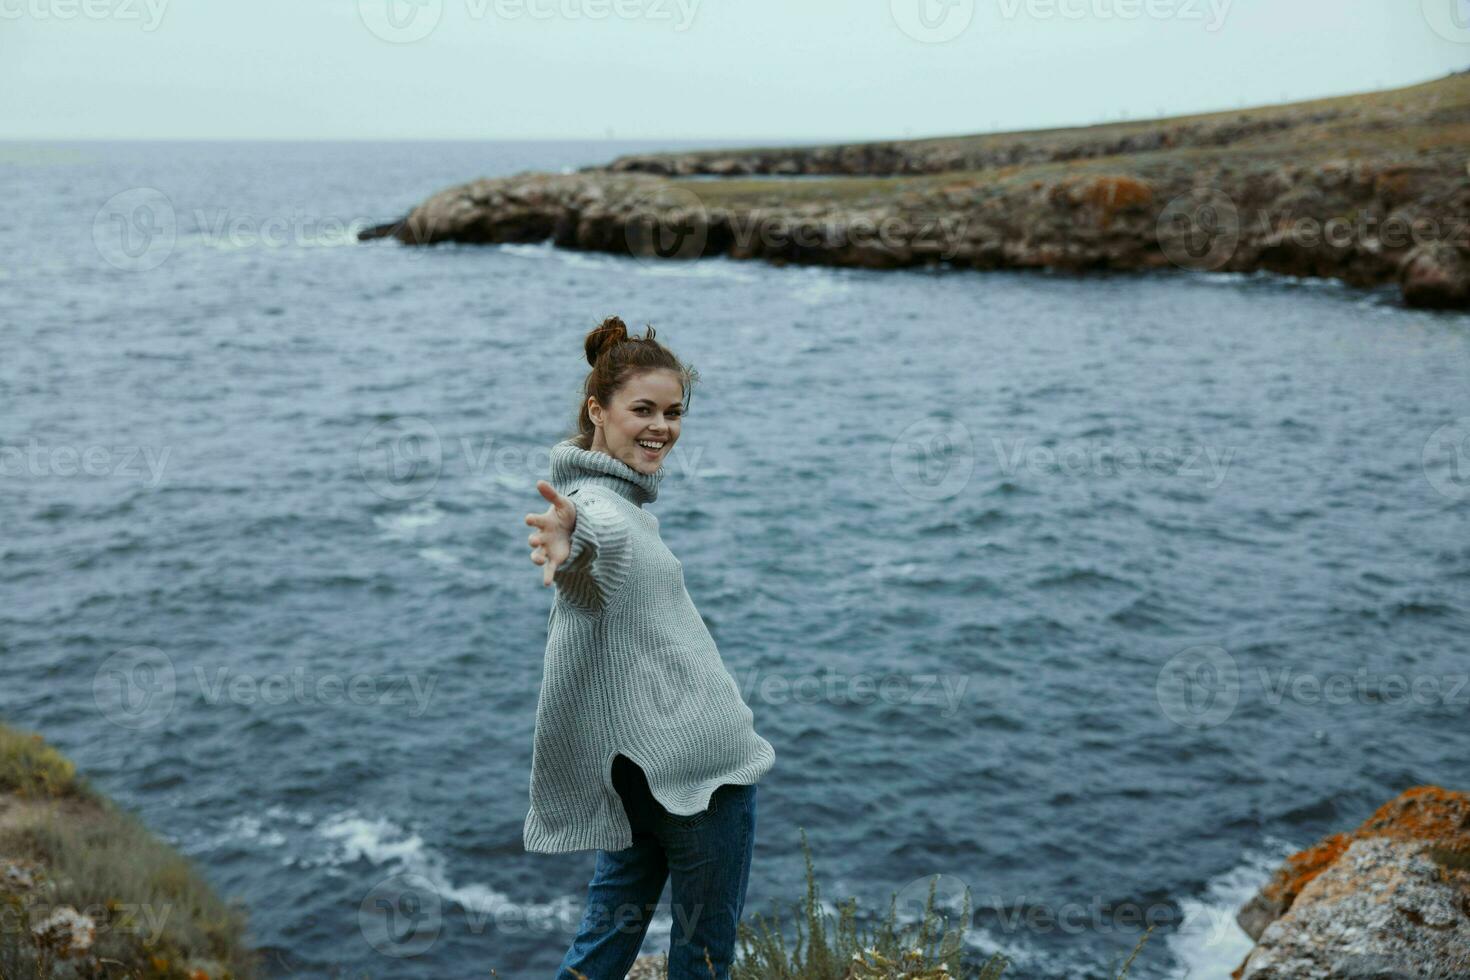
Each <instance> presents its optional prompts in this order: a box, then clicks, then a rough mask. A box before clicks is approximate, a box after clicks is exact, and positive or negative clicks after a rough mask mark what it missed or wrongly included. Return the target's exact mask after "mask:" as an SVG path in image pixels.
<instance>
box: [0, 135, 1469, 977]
mask: <svg viewBox="0 0 1470 980" xmlns="http://www.w3.org/2000/svg"><path fill="white" fill-rule="evenodd" d="M636 148H637V147H633V146H631V145H625V144H618V145H611V144H606V145H594V144H486V145H472V144H452V145H438V146H435V145H424V144H383V145H376V144H322V145H300V144H240V145H192V144H156V145H108V144H75V145H70V146H63V145H51V146H22V145H16V144H10V145H5V146H0V172H3V173H4V175H5V177H6V179H7V186H8V187H9V188H10V190H11V194H10V195H9V198H10V204H9V205H8V206H7V207H6V208H5V209H4V210H3V211H0V243H3V244H4V246H5V247H4V249H3V251H0V290H3V294H4V296H5V299H6V302H5V304H4V306H3V308H0V322H3V325H4V349H3V357H0V445H3V446H5V447H6V455H5V457H4V461H3V462H4V466H5V470H4V490H5V492H4V493H3V495H0V527H3V531H4V533H3V535H0V557H3V561H0V656H3V658H4V660H3V662H4V665H5V673H4V677H5V683H4V684H3V686H0V717H3V718H4V719H5V720H6V721H8V722H10V723H11V724H15V725H19V726H23V727H27V728H33V729H36V730H39V731H41V732H43V733H45V734H46V736H47V737H48V738H50V739H51V740H53V741H54V742H55V743H56V744H58V745H59V746H61V747H62V748H63V749H64V750H65V751H66V752H67V753H68V754H69V755H71V756H72V757H73V758H74V759H75V760H76V761H77V763H78V764H79V766H80V767H81V768H82V769H84V770H85V771H86V772H88V773H90V774H91V775H92V777H93V778H94V780H95V781H96V783H97V784H99V786H100V787H101V788H102V789H104V790H105V791H106V792H108V793H110V794H111V795H112V796H114V797H115V798H117V799H118V800H119V801H121V802H123V803H124V804H126V805H127V806H129V807H132V808H134V809H136V810H137V811H139V812H140V813H141V814H142V815H143V816H144V818H145V819H146V820H147V822H148V823H149V824H150V826H152V827H153V828H155V829H156V830H157V831H158V832H159V833H160V834H162V835H163V836H165V837H167V838H168V839H170V840H172V841H174V842H175V843H177V844H178V845H179V846H180V847H181V848H182V849H183V850H184V851H185V852H186V853H188V854H190V855H191V856H193V857H194V858H195V859H196V860H197V861H198V863H199V865H200V867H201V869H202V870H203V872H204V873H205V874H206V875H207V876H208V878H209V879H210V880H211V881H212V882H213V883H214V884H215V885H216V886H217V887H218V888H219V889H220V890H221V891H222V892H223V893H225V894H228V895H235V896H239V897H240V898H242V899H243V900H244V901H245V902H246V903H247V904H248V905H249V906H250V907H251V909H252V923H253V929H254V938H255V940H256V941H258V942H259V943H260V944H261V945H264V946H267V947H269V948H271V949H272V950H275V951H277V955H276V959H277V960H278V961H279V962H280V963H281V964H282V965H280V966H278V967H277V968H276V970H275V972H276V974H277V975H281V976H287V975H297V976H325V975H328V974H330V973H331V972H332V971H333V970H338V971H340V972H341V975H343V976H363V975H371V976H373V977H471V976H481V977H482V976H487V975H488V974H489V970H490V968H492V967H493V968H494V969H496V970H497V971H498V974H499V975H500V976H502V977H545V976H549V975H551V972H552V968H553V967H554V965H555V964H556V962H557V961H558V959H559V958H560V955H561V953H562V951H563V949H564V947H565V945H566V943H567V941H568V940H569V934H568V932H567V927H568V920H569V918H570V917H571V916H573V915H574V914H575V911H576V902H577V901H578V899H579V896H580V892H581V889H582V888H583V886H584V884H585V882H586V878H587V875H588V873H589V870H590V865H591V855H590V854H586V853H583V854H571V855H559V856H545V855H528V854H526V853H525V852H524V851H523V850H522V847H521V836H520V835H521V823H522V820H523V818H524V815H525V810H526V802H527V801H526V786H527V779H528V776H529V769H530V755H531V733H532V724H533V719H534V706H535V700H536V694H537V687H538V684H539V682H540V671H541V654H542V649H543V644H544V641H545V621H546V614H547V611H548V609H549V604H550V602H551V593H550V591H549V590H546V589H543V588H542V587H541V585H540V571H539V569H535V568H534V567H533V566H532V565H531V564H530V563H529V562H528V561H527V558H526V554H527V552H526V543H525V537H526V533H527V528H526V526H525V525H524V523H523V522H522V518H523V516H524V515H525V513H526V512H527V511H529V510H533V509H537V510H539V509H540V507H539V506H538V501H539V497H538V496H537V495H536V493H535V489H534V483H535V480H536V479H537V478H539V477H542V476H544V475H545V459H546V456H545V453H546V449H547V448H548V447H549V446H550V445H551V444H552V443H553V442H554V441H555V440H556V439H557V438H559V437H560V436H561V435H562V434H563V432H564V430H565V427H566V426H567V425H568V424H569V422H570V420H571V418H572V413H573V411H574V409H575V405H576V389H577V386H578V384H579V382H580V380H581V377H582V373H583V368H584V367H585V364H584V363H583V362H582V361H581V357H580V353H579V352H580V342H581V338H582V336H583V334H584V332H585V331H586V330H587V329H588V328H589V327H590V326H591V325H592V324H593V323H595V322H596V320H597V319H599V318H600V317H601V316H603V315H605V314H608V313H613V312H616V313H620V314H621V315H623V316H624V317H625V318H626V319H627V320H628V321H629V323H630V324H632V325H636V326H641V325H642V324H644V323H652V324H654V326H655V327H656V328H657V329H658V331H659V336H660V338H661V339H664V340H666V341H667V342H669V343H670V344H671V345H672V346H673V347H674V349H675V350H676V351H677V352H679V353H680V354H681V355H683V356H684V357H685V358H686V359H687V360H688V361H689V362H691V363H692V364H693V365H694V366H695V367H696V368H697V369H698V370H699V371H700V374H701V382H700V384H699V386H698V387H697V388H696V390H695V394H694V397H693V404H692V411H691V413H690V415H689V417H688V419H687V421H686V422H685V426H684V432H683V437H682V438H681V440H680V442H679V445H678V446H677V447H676V450H675V452H674V454H673V458H672V459H671V460H670V461H669V463H668V464H667V465H668V466H670V467H671V473H670V478H669V479H666V480H665V481H664V483H663V487H662V490H661V494H660V499H659V500H658V501H657V502H656V503H655V504H653V505H651V509H652V510H653V511H654V513H656V514H657V515H658V516H659V517H660V520H661V528H662V533H663V535H664V538H665V540H666V541H667V542H668V543H669V545H670V547H671V548H672V549H673V550H674V552H675V553H676V554H677V555H679V557H680V559H681V560H682V562H683V565H684V568H685V573H686V580H687V584H688V587H689V590H690V593H691V595H692V596H693V597H694V600H695V602H696V603H697V605H698V606H699V608H700V611H701V612H702V613H703V614H704V616H705V617H706V619H707V621H708V623H709V626H710V629H711V632H712V633H713V635H714V636H715V638H716V640H717V641H718V643H719V645H720V648H721V651H722V653H723V655H724V657H725V659H726V662H727V664H728V665H729V667H730V669H731V671H732V672H733V673H734V674H735V676H736V679H737V681H738V682H739V683H740V684H741V685H742V688H743V689H744V691H745V696H746V699H747V701H749V703H750V704H751V706H752V709H753V710H754V712H755V716H756V723H757V726H758V728H759V730H760V731H761V732H762V734H764V735H765V736H766V738H768V739H769V740H770V741H771V742H772V744H773V745H774V746H775V748H776V752H777V762H776V767H775V769H774V770H772V772H771V773H770V775H769V776H768V777H767V778H766V779H765V780H764V781H763V783H762V784H761V789H760V797H759V799H760V827H759V836H758V845H757V851H756V857H755V865H754V871H753V877H752V883H751V889H750V899H749V905H748V910H757V911H758V910H763V909H767V908H769V905H770V902H771V901H772V900H781V901H786V900H789V899H793V898H796V897H797V896H798V895H799V893H800V888H801V880H802V865H801V860H800V836H799V834H800V830H801V829H802V828H804V829H805V830H806V832H807V834H808V836H809V839H810V842H811V846H812V851H813V854H814V857H815V860H816V865H817V869H818V874H819V877H820V879H821V881H822V883H823V885H824V889H825V891H824V894H825V896H826V897H829V898H840V897H844V896H847V895H855V896H857V897H859V898H860V899H861V900H862V901H863V902H864V903H865V904H868V905H872V906H876V905H878V904H883V905H884V906H885V907H886V903H887V900H888V897H889V896H890V895H891V894H892V893H893V892H895V891H901V890H902V891H904V894H905V896H908V895H912V894H913V893H914V891H915V886H910V883H911V882H913V881H914V880H915V879H916V878H919V877H921V876H924V875H932V874H935V873H940V874H943V875H945V876H948V878H947V879H946V881H948V880H949V879H953V881H954V882H959V883H963V884H966V885H968V886H969V888H970V889H971V892H972V894H973V897H974V904H975V906H976V912H975V915H974V917H973V927H972V928H971V929H970V932H969V935H970V939H971V941H972V944H973V946H974V948H975V950H976V951H977V952H985V951H989V950H992V949H997V948H998V949H1002V950H1004V951H1006V952H1008V953H1010V954H1011V955H1012V956H1013V957H1014V966H1013V967H1012V970H1011V971H1010V973H1009V974H1008V975H1011V976H1017V977H1039V978H1093V977H1103V976H1108V975H1110V974H1109V972H1108V971H1107V967H1108V964H1109V963H1110V962H1113V963H1116V962H1117V961H1119V960H1121V958H1122V957H1123V956H1125V955H1126V954H1127V952H1128V951H1129V950H1130V949H1131V948H1132V946H1133V943H1134V941H1135V939H1136V937H1137V934H1138V927H1137V922H1136V920H1137V918H1138V916H1137V915H1134V916H1133V918H1132V919H1129V918H1127V917H1126V916H1124V915H1121V914H1119V910H1125V911H1126V910H1127V909H1129V908H1131V909H1133V910H1135V912H1138V911H1140V910H1141V911H1142V912H1144V913H1147V914H1149V915H1151V916H1152V917H1153V918H1154V919H1155V920H1164V925H1163V926H1162V927H1161V928H1160V930H1159V931H1157V932H1156V933H1155V936H1154V939H1153V940H1151V941H1150V943H1149V945H1148V946H1147V947H1146V948H1145V951H1144V952H1143V953H1142V954H1141V955H1140V957H1139V959H1138V960H1137V961H1136V962H1135V963H1134V966H1133V968H1132V970H1131V973H1130V976H1134V977H1143V978H1162V977H1181V976H1184V975H1185V974H1186V971H1189V974H1188V975H1189V976H1191V977H1194V978H1201V977H1220V976H1224V975H1226V973H1228V971H1229V969H1230V968H1231V967H1233V966H1234V965H1235V964H1236V963H1237V962H1238V961H1239V958H1240V957H1241V956H1242V955H1243V953H1244V952H1245V950H1246V949H1247V948H1248V942H1247V941H1246V940H1245V938H1244V937H1243V935H1241V934H1240V933H1239V932H1238V930H1236V929H1235V927H1234V925H1233V923H1232V922H1231V915H1232V914H1233V911H1234V908H1235V907H1236V906H1237V905H1238V904H1239V902H1240V901H1242V900H1243V899H1244V898H1245V897H1246V896H1247V895H1248V894H1249V893H1250V891H1251V889H1252V888H1253V887H1254V886H1255V885H1257V884H1258V883H1259V882H1260V881H1261V880H1262V879H1263V878H1264V876H1265V874H1266V873H1267V871H1268V870H1269V868H1270V867H1272V866H1273V865H1274V862H1275V861H1276V860H1278V859H1279V858H1280V857H1281V856H1282V855H1283V854H1285V853H1287V852H1288V851H1289V850H1292V849H1295V848H1297V847H1301V846H1303V845H1306V844H1308V843H1310V842H1313V841H1315V840H1316V839H1317V838H1319V837H1320V836H1322V835H1324V834H1326V833H1328V832H1331V831H1334V830H1341V829H1346V828H1348V827H1351V826H1355V825H1356V824H1357V823H1358V822H1360V821H1361V820H1362V819H1363V818H1364V817H1365V816H1366V815H1367V814H1368V813H1370V812H1371V811H1372V810H1373V809H1374V808H1375V807H1376V806H1378V805H1379V804H1380V803H1382V802H1383V801H1385V800H1386V799H1388V798H1389V797H1391V796H1393V795H1394V794H1396V793H1398V792H1399V791H1401V790H1403V789H1404V788H1406V787H1408V786H1412V785H1416V784H1420V783H1442V784H1447V785H1451V786H1455V787H1459V788H1464V786H1465V783H1466V776H1467V769H1466V762H1465V760H1466V757H1467V753H1466V739H1465V737H1466V718H1467V716H1470V689H1467V688H1466V687H1465V686H1463V684H1462V685H1461V686H1458V687H1457V686H1456V680H1457V679H1460V680H1462V679H1463V677H1464V674H1465V672H1466V671H1467V669H1470V668H1467V657H1466V654H1467V642H1466V639H1465V638H1466V635H1467V633H1466V628H1467V626H1470V503H1467V499H1470V460H1465V459H1459V460H1457V459H1456V458H1455V453H1456V452H1459V453H1461V454H1462V455H1463V454H1470V443H1466V442H1464V441H1463V440H1464V439H1465V438H1466V436H1467V435H1470V418H1467V417H1470V385H1467V378H1470V317H1464V316H1456V315H1445V314H1429V313H1421V312H1413V311H1408V310H1405V309H1402V308H1401V307H1399V306H1398V305H1397V299H1396V297H1395V296H1394V295H1393V293H1392V291H1387V292H1370V293H1359V292H1353V291H1349V290H1346V289H1343V288H1340V287H1338V286H1335V285H1331V284H1320V283H1309V282H1300V283H1299V282H1293V281H1289V280H1285V281H1284V280H1277V279H1271V278H1265V277H1239V276H1235V277H1232V276H1185V275H1158V276H1145V277H1102V276H1088V277H1081V278H1068V277H1060V276H1051V275H1046V274H1010V273H1000V274H986V275H981V274H975V273H964V272H938V273H926V272H903V273H887V274H885V273H871V272H861V271H834V270H826V269H812V268H775V267H771V266H764V265H756V264H741V263H735V262H729V261H725V260H718V261H710V262H706V263H701V264H693V265H691V264H645V263H640V262H637V261H634V260H631V259H619V258H615V257H611V256H603V255H583V254H572V253H566V252H558V251H553V250H551V249H548V248H546V247H542V246H511V247H503V248H475V247H436V248H433V249H428V250H411V249H406V248H402V247H400V246H397V245H394V244H391V243H383V242H377V243H371V244H362V245H358V244H355V243H353V242H352V235H351V230H352V228H353V227H355V226H358V225H361V224H365V223H369V222H373V221H380V220H387V219H389V218H391V217H394V216H396V215H398V214H399V213H401V212H402V211H404V210H405V209H406V208H407V207H408V206H410V205H411V204H413V203H414V202H415V201H417V200H419V199H421V198H422V197H424V196H425V195H427V194H429V193H431V192H433V191H435V190H438V189H440V188H441V187H444V186H447V185H449V184H452V183H455V182H457V181H460V180H463V179H467V178H470V177H473V176H477V175H482V174H497V173H512V172H515V171H517V170H522V169H531V168H538V169H540V168H545V169H560V168H562V167H566V166H577V165H582V164H585V163H592V162H597V161H600V160H604V159H608V158H610V157H612V156H613V155H614V154H616V153H618V152H623V151H627V150H631V149H636ZM145 188H146V189H147V190H145ZM118 194H126V195H128V196H125V197H124V198H122V199H120V200H121V204H118V203H114V204H112V205H108V204H107V202H108V201H109V199H111V198H113V197H114V195H118ZM114 215H121V216H122V218H123V223H122V224H119V223H118V222H117V220H116V219H115V218H114ZM1457 419H1460V420H1464V421H1461V422H1459V423H1456V420H1457ZM1446 427H1448V428H1446ZM415 464H417V469H415V468H414V466H415ZM1457 465H1458V466H1459V468H1458V469H1456V468H1455V467H1456V466H1457ZM149 669H151V670H152V671H153V673H151V674H149V673H147V670H149ZM139 671H143V672H142V673H140V672H139ZM1181 678H1182V679H1183V680H1184V681H1188V682H1189V683H1188V684H1187V685H1186V687H1187V689H1185V688H1181V687H1180V685H1179V683H1176V682H1180V681H1181ZM1393 678H1399V679H1400V680H1403V681H1407V682H1414V683H1417V684H1418V687H1417V688H1415V693H1412V694H1410V695H1407V696H1406V695H1404V694H1403V692H1402V689H1401V688H1396V687H1394V686H1393V685H1394V680H1393ZM121 682H126V683H128V684H133V685H135V686H134V687H131V688H130V687H127V686H125V684H124V685H123V686H120V683H121ZM150 691H151V692H153V695H154V697H153V698H152V700H147V699H143V698H142V696H141V694H138V692H150ZM129 692H133V693H135V694H138V697H137V698H134V699H133V700H129V699H128V697H127V696H126V695H128V694H129ZM405 874H408V875H417V876H421V877H418V878H413V879H411V880H412V881H415V882H418V883H419V884H420V886H421V888H422V891H423V896H424V897H425V898H426V900H427V901H429V902H430V903H431V904H432V903H437V906H438V909H439V919H438V920H437V922H438V928H437V930H436V931H435V932H434V934H433V935H432V936H431V937H428V938H431V939H432V942H427V943H425V944H424V945H425V946H426V948H424V949H422V950H419V949H404V948H401V947H394V946H393V945H392V944H391V942H385V941H383V936H382V934H381V933H374V932H373V926H372V921H371V915H370V914H367V913H364V915H366V918H365V919H360V910H361V909H362V908H363V907H364V906H366V907H367V908H368V909H369V911H371V909H372V907H373V903H374V899H375V898H376V897H381V895H382V894H384V893H383V892H381V891H375V889H383V888H387V889H389V893H391V889H392V888H393V887H394V883H395V882H398V883H401V882H402V881H404V880H405V879H404V878H402V877H401V876H402V875H405ZM395 876H398V877H395ZM385 882H386V883H387V884H386V885H385ZM906 886H910V887H908V888H907V889H906V890H905V887H906ZM392 894H396V893H392ZM1056 916H1060V917H1061V921H1059V922H1054V921H1052V918H1054V917H1056ZM361 921H367V922H368V926H369V928H368V929H367V931H366V932H364V930H363V929H362V928H361V927H360V922H361ZM666 930H667V926H666V923H662V924H660V926H658V927H657V929H656V933H655V935H656V936H657V935H658V933H659V932H660V931H661V932H662V934H663V935H665V936H666V934H667V931H666ZM404 952H415V953H417V955H414V956H403V955H395V954H399V953H404Z"/></svg>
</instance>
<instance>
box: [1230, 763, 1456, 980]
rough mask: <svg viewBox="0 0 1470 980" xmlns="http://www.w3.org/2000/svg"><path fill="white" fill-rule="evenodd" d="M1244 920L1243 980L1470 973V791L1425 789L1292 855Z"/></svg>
mask: <svg viewBox="0 0 1470 980" xmlns="http://www.w3.org/2000/svg"><path fill="white" fill-rule="evenodd" d="M1236 921H1238V922H1239V923H1240V927H1241V928H1242V929H1244V930H1245V932H1246V934H1247V935H1248V936H1250V937H1251V938H1252V939H1253V940H1255V941H1256V946H1255V948H1254V949H1253V950H1251V952H1250V954H1249V955H1247V956H1246V958H1245V960H1244V962H1242V963H1241V964H1240V966H1238V967H1236V969H1235V971H1234V972H1233V973H1232V974H1231V976H1232V977H1233V978H1235V980H1334V978H1338V977H1364V978H1367V977H1375V978H1376V977H1382V978H1399V977H1403V978H1409V977H1413V978H1442V980H1452V978H1464V977H1470V795H1467V794H1465V793H1456V792H1451V791H1449V790H1445V789H1441V788H1439V787H1437V786H1416V787H1414V788H1413V789H1409V790H1405V791H1404V792H1403V793H1401V794H1400V795H1399V796H1397V797H1395V798H1394V799H1392V800H1390V801H1389V802H1387V803H1385V804H1384V805H1383V806H1382V807H1380V808H1379V809H1378V810H1377V812H1375V813H1374V814H1373V815H1372V816H1371V817H1369V818H1368V819H1367V820H1365V821H1363V823H1362V825H1361V826H1359V827H1358V828H1357V829H1356V830H1354V831H1352V832H1350V833H1342V834H1334V835H1332V836H1331V837H1328V838H1327V839H1325V840H1323V841H1322V842H1320V843H1319V844H1317V845H1316V846H1314V847H1311V848H1308V849H1307V850H1304V851H1300V852H1298V853H1297V854H1293V855H1292V856H1291V857H1289V858H1288V859H1287V860H1286V862H1285V863H1283V864H1282V866H1281V867H1280V868H1278V869H1277V871H1276V873H1275V875H1274V876H1273V877H1272V878H1271V880H1270V881H1269V882H1268V883H1267V884H1266V885H1265V886H1264V887H1263V888H1262V889H1261V890H1260V891H1259V892H1258V893H1257V894H1256V895H1255V896H1254V897H1253V898H1252V899H1251V900H1250V901H1249V902H1247V903H1246V905H1245V906H1244V907H1242V908H1241V910H1240V912H1239V914H1238V915H1237V916H1236Z"/></svg>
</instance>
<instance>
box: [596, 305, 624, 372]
mask: <svg viewBox="0 0 1470 980" xmlns="http://www.w3.org/2000/svg"><path fill="white" fill-rule="evenodd" d="M627 339H628V325H627V324H626V323H624V322H623V318H622V317H618V316H610V317H608V318H607V319H605V320H603V321H602V323H601V324H600V325H598V326H597V327H596V328H594V329H593V330H592V332H591V333H589V334H588V335H587V344H586V348H587V363H588V364H590V365H592V366H593V367H596V366H597V359H598V358H599V357H601V356H602V355H603V353H605V352H606V351H608V350H609V349H611V348H613V347H615V346H617V345H618V344H620V343H622V342H623V341H625V340H627Z"/></svg>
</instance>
